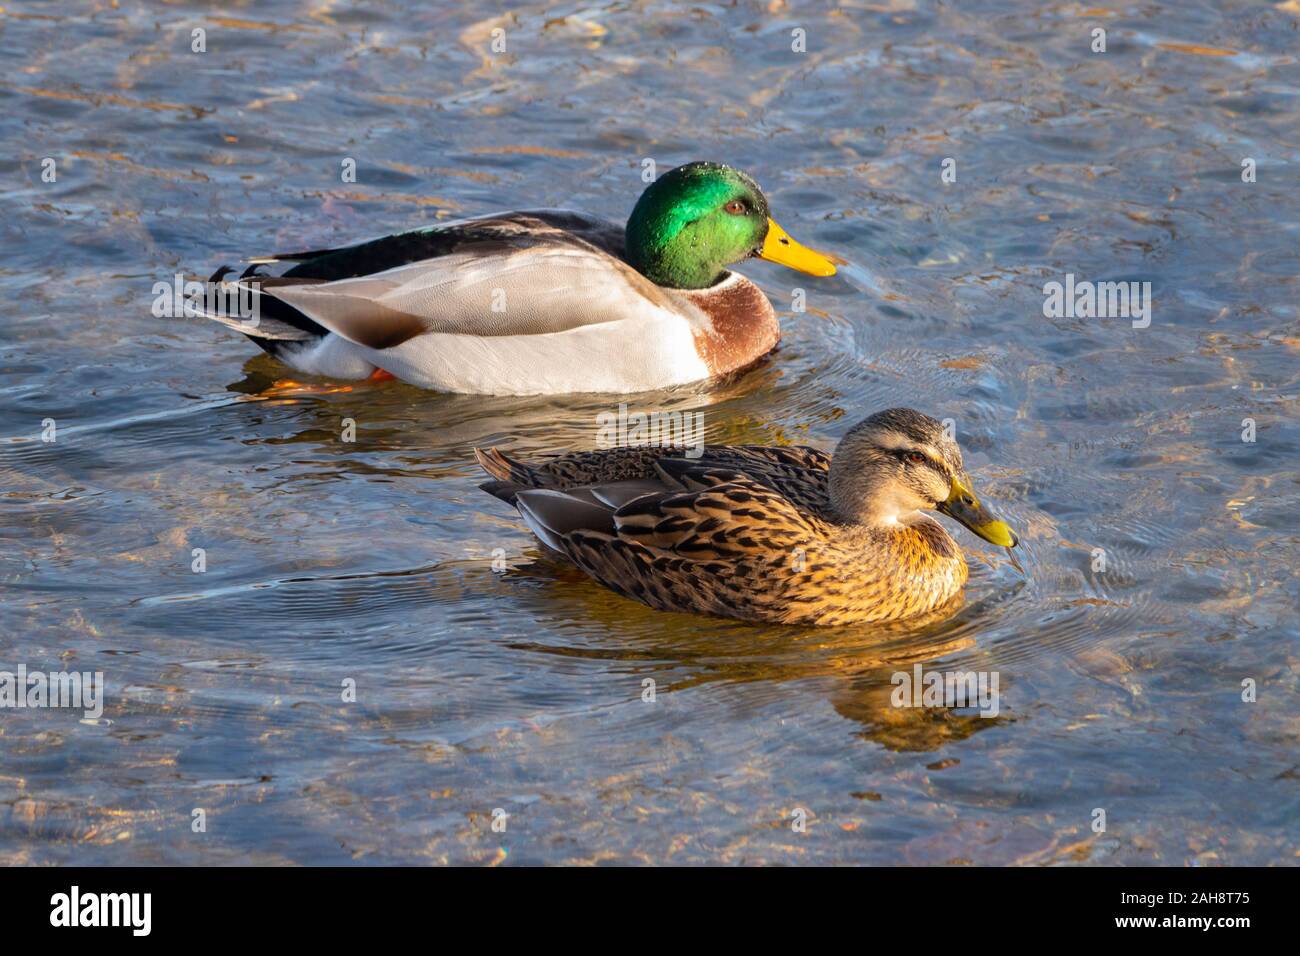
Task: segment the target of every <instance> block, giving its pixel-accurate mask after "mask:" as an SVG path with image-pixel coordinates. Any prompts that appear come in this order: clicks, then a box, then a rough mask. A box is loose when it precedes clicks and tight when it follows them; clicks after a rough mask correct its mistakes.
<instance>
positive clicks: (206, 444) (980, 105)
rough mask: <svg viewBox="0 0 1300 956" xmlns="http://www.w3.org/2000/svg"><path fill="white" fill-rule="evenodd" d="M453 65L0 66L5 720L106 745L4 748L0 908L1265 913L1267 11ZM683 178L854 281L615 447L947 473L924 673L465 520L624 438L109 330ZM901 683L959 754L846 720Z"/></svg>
mask: <svg viewBox="0 0 1300 956" xmlns="http://www.w3.org/2000/svg"><path fill="white" fill-rule="evenodd" d="M958 6H960V8H961V9H957V7H958ZM485 9H486V8H485V7H484V6H483V5H480V4H463V5H462V4H455V5H445V4H427V3H415V2H410V3H407V2H395V3H386V4H362V5H358V6H352V5H348V4H341V3H336V2H318V3H311V2H306V3H303V2H298V3H294V2H279V0H276V2H266V3H257V4H251V3H250V4H244V5H240V4H236V5H234V6H230V5H225V4H223V5H218V6H211V7H210V6H205V5H198V4H187V3H169V4H166V5H162V4H142V3H134V2H121V3H113V4H110V3H92V4H78V3H64V2H60V3H48V4H41V3H26V2H17V3H12V4H11V3H6V5H5V8H4V11H3V12H2V13H0V64H3V72H2V73H0V77H2V78H0V129H3V135H4V142H5V143H6V144H7V146H8V147H9V148H8V149H7V150H5V154H6V156H5V158H4V159H3V160H2V161H0V170H2V171H3V180H2V183H3V189H4V193H3V197H2V198H0V237H2V239H3V249H4V257H3V263H2V265H0V301H3V303H4V307H3V313H2V315H3V321H0V537H2V538H3V544H2V546H0V669H6V668H7V669H13V668H16V667H17V665H18V664H20V663H21V664H26V665H27V666H28V668H30V669H33V670H34V669H47V670H48V669H78V670H99V671H103V672H104V674H105V678H106V680H107V682H108V690H109V698H108V703H107V706H106V709H105V712H104V715H103V718H101V719H100V720H98V721H86V720H83V719H81V714H80V713H79V712H69V711H49V710H46V711H28V710H22V711H18V710H9V711H0V860H3V861H4V862H8V863H69V862H89V863H100V864H108V863H135V864H149V863H184V864H220V863H229V862H246V861H251V862H256V863H340V862H350V861H356V862H359V863H398V862H400V863H440V862H454V863H484V864H491V863H500V862H509V863H568V862H583V863H587V862H613V863H744V864H756V863H885V864H892V863H953V862H960V863H974V864H1005V863H1025V864H1051V863H1092V864H1095V863H1107V864H1173V865H1183V864H1193V865H1216V864H1274V863H1283V864H1287V863H1289V864H1294V863H1295V861H1296V856H1297V853H1298V852H1300V841H1298V840H1297V825H1296V820H1297V812H1298V811H1300V749H1298V748H1297V736H1298V733H1300V711H1298V709H1297V706H1296V700H1297V698H1296V691H1297V677H1298V670H1297V667H1298V665H1297V626H1296V605H1297V595H1298V592H1300V585H1298V582H1297V578H1296V573H1295V565H1296V544H1297V521H1296V517H1295V516H1296V511H1297V507H1298V506H1300V489H1298V488H1297V485H1296V475H1297V460H1298V457H1300V455H1298V452H1300V431H1298V429H1297V426H1296V412H1297V368H1298V367H1300V366H1298V365H1297V351H1298V347H1300V332H1298V331H1297V323H1296V319H1297V315H1296V304H1297V295H1296V292H1297V283H1296V276H1297V273H1298V272H1300V254H1298V251H1297V250H1298V249H1300V243H1298V242H1297V238H1298V229H1300V215H1298V214H1297V210H1298V206H1297V200H1296V196H1297V192H1296V187H1297V176H1296V164H1297V161H1298V160H1300V144H1298V142H1297V141H1298V139H1300V123H1298V122H1297V120H1298V118H1300V111H1298V109H1297V92H1298V89H1297V86H1298V82H1297V81H1298V79H1300V65H1298V64H1297V62H1296V50H1297V48H1298V45H1297V40H1298V39H1300V30H1298V25H1300V9H1298V8H1297V6H1296V4H1295V3H1294V0H1292V2H1287V3H1275V4H1268V3H1241V2H1208V0H1205V2H1189V3H1177V4H1174V3H1167V4H1159V3H1137V4H1125V5H1119V6H1115V7H1111V8H1104V9H1103V8H1093V9H1088V8H1085V7H1082V6H1079V5H1075V4H1059V3H1049V4H1038V3H1028V2H1026V3H1013V2H1008V0H997V2H989V3H962V4H960V5H957V4H937V3H926V2H920V0H918V2H910V0H885V2H880V3H867V2H858V3H851V2H842V3H838V4H829V3H828V4H822V3H781V2H776V3H771V4H768V3H754V2H746V0H743V2H739V3H735V4H707V3H706V4H689V5H687V4H675V3H667V2H650V3H637V4H629V3H623V2H616V3H595V4H592V3H585V4H561V5H559V6H551V5H544V4H538V3H531V2H524V3H522V4H519V5H515V6H514V7H512V10H511V12H509V13H506V14H503V15H501V16H500V17H493V18H489V19H484V18H483V17H484V16H485V13H484V11H485ZM199 27H201V28H203V29H204V30H206V52H205V53H195V52H192V50H191V45H192V42H193V40H192V38H193V33H192V31H193V30H194V29H195V28H199ZM1096 27H1102V28H1104V29H1105V30H1106V31H1107V49H1106V52H1105V53H1093V52H1092V51H1091V49H1090V46H1091V44H1092V38H1091V31H1092V30H1093V29H1094V28H1096ZM498 28H499V29H501V30H504V31H505V32H504V34H502V35H503V36H504V37H505V40H506V51H505V52H504V53H499V54H494V53H493V52H492V50H491V43H492V37H493V30H495V29H498ZM796 28H798V29H802V30H803V31H804V36H805V37H806V52H803V53H797V52H794V51H793V50H792V49H791V47H792V43H793V42H794V36H793V35H792V31H794V30H795V29H796ZM47 157H49V158H52V159H54V160H55V167H56V169H57V180H56V181H55V182H46V181H43V179H42V175H41V173H42V160H43V159H44V158H47ZM349 157H350V158H352V159H354V160H355V161H356V165H357V177H356V182H355V183H345V182H342V180H341V176H340V170H341V164H342V162H343V160H344V159H346V158H349ZM705 158H707V159H717V160H723V161H728V162H731V163H734V164H736V165H738V166H740V167H741V168H744V169H746V170H748V171H749V172H751V173H752V174H753V175H754V176H755V177H756V178H757V179H758V180H759V182H760V183H761V184H762V185H763V186H764V188H765V190H766V191H767V193H768V195H769V197H770V199H771V202H772V208H773V213H774V216H775V217H776V218H777V219H778V221H780V222H781V223H782V224H783V225H784V226H785V227H786V228H787V229H788V230H789V231H790V232H791V234H792V235H794V236H795V237H796V238H798V239H799V240H801V241H803V242H804V243H806V244H808V245H811V246H814V247H817V248H822V249H826V250H828V251H831V252H834V253H835V254H837V255H839V256H841V257H843V258H844V259H845V260H847V262H848V265H846V266H845V267H844V268H842V269H841V271H840V274H839V276H838V277H836V278H835V279H832V280H813V279H810V278H807V277H802V276H798V275H797V274H795V273H792V272H789V271H786V270H782V269H780V268H778V267H776V266H772V265H768V264H764V263H758V262H753V263H748V264H746V265H744V266H743V267H742V271H744V272H745V273H746V274H747V275H749V276H750V277H752V278H753V279H755V280H756V281H758V282H760V283H761V284H762V285H763V287H764V288H765V289H766V290H767V291H768V292H769V293H770V295H771V296H772V299H773V301H774V303H776V305H777V307H778V309H779V310H780V311H781V312H782V314H783V320H782V321H783V325H784V328H785V333H786V337H785V340H784V343H783V347H782V349H781V351H780V352H779V353H778V354H777V355H776V356H774V358H773V359H772V360H771V361H770V362H768V363H767V364H765V365H764V366H762V367H761V368H759V369H757V370H755V371H754V372H752V373H751V374H749V375H747V376H745V377H743V378H741V379H739V380H738V381H735V382H731V383H727V384H722V385H716V386H712V387H696V388H685V389H679V390H674V391H671V392H666V393H656V394H651V395H639V396H634V397H632V398H630V399H628V400H629V401H630V402H631V404H632V405H633V407H634V408H639V409H644V410H653V409H676V410H701V411H703V412H704V414H705V425H706V433H707V436H708V439H709V440H710V441H731V442H741V441H743V442H768V443H782V442H792V443H811V444H814V445H817V446H819V447H823V448H831V447H833V445H834V443H835V441H836V439H837V438H838V437H839V436H840V435H841V434H843V432H844V431H845V429H846V428H847V427H848V426H849V425H850V424H851V423H852V422H853V421H855V420H857V419H858V418H860V417H862V416H864V415H866V414H868V413H870V412H872V411H875V410H878V409H880V408H883V407H887V406H891V405H910V406H914V407H916V408H919V409H922V410H924V411H926V412H928V413H930V414H932V415H934V416H936V417H939V418H952V419H953V420H954V422H955V423H956V427H957V434H958V437H959V439H960V440H961V442H962V444H963V446H964V448H965V450H966V455H967V462H968V464H969V465H970V470H971V472H972V474H973V475H974V476H975V477H976V479H977V481H978V482H979V484H980V487H981V490H982V493H983V496H984V498H985V499H986V501H987V502H988V503H989V504H991V505H993V506H995V507H996V508H997V509H998V510H999V511H1000V512H1001V513H1003V515H1004V516H1005V517H1006V518H1007V519H1008V520H1009V521H1011V522H1012V523H1013V524H1014V525H1015V526H1016V527H1017V529H1018V530H1020V532H1021V537H1022V540H1023V542H1024V547H1023V548H1022V549H1021V550H1022V554H1021V561H1022V563H1023V564H1024V567H1025V571H1026V574H1025V575H1023V576H1022V575H1021V574H1019V573H1018V572H1016V571H1015V570H1014V569H1013V568H1011V567H1010V566H1009V565H1008V564H1007V562H1006V559H1005V557H1004V555H1003V554H1002V553H1001V552H1000V551H997V550H996V549H991V548H990V547H989V546H987V545H984V544H983V543H982V542H979V541H977V540H976V539H974V538H973V537H972V536H971V535H969V534H967V533H966V532H964V531H960V530H958V531H957V534H958V536H959V539H960V541H961V543H962V545H963V547H965V548H966V549H967V550H968V552H969V554H970V557H971V562H972V565H973V576H972V582H971V586H970V588H969V592H968V595H967V601H966V604H965V606H964V607H963V608H962V609H961V610H960V612H959V613H957V614H956V616H954V617H953V618H951V619H949V620H947V621H941V622H930V623H927V624H923V625H906V626H895V627H888V628H845V629H838V630H822V631H817V630H803V629H790V628H776V627H754V626H748V625H742V624H738V623H734V622H728V621H716V620H708V619H702V618H692V617H688V616H681V615H671V614H662V613H658V612H654V611H650V610H648V609H645V608H643V607H641V606H640V605H637V604H634V603H631V602H629V601H626V600H623V599H621V598H618V597H616V596H613V595H611V594H609V593H607V592H605V591H602V590H601V589H599V588H598V587H596V586H594V585H592V584H589V583H587V582H585V581H584V580H583V579H582V578H581V576H580V575H577V574H575V573H574V572H572V571H567V570H565V569H564V568H561V567H557V566H556V565H554V564H552V563H550V562H549V561H547V560H545V559H544V558H543V557H542V556H541V555H540V554H539V552H538V549H537V546H536V543H535V542H534V541H533V539H532V538H531V537H530V536H529V535H528V534H527V533H526V532H525V531H524V530H523V528H522V526H521V525H520V523H519V522H518V520H517V519H516V518H515V516H514V514H513V513H512V512H511V511H510V510H509V509H508V508H506V507H505V506H503V505H502V504H500V503H499V502H497V501H495V500H494V499H491V498H489V497H487V496H485V495H483V494H482V493H481V492H479V491H478V490H477V489H476V487H475V485H476V483H477V482H478V481H480V480H482V476H481V475H480V474H479V473H478V471H477V469H476V467H475V466H474V465H473V463H472V454H471V449H472V448H473V447H474V446H476V445H491V444H495V445H499V446H501V447H503V448H505V449H507V450H508V451H509V452H510V453H512V454H515V455H518V456H524V457H527V456H531V455H538V454H543V453H547V452H558V451H566V450H578V449H585V448H589V447H591V446H592V445H593V444H594V443H595V440H596V430H597V416H598V415H600V414H601V413H602V412H607V411H610V410H612V409H614V408H616V406H617V402H618V399H617V398H612V397H609V396H583V397H549V398H541V399H513V398H512V399H506V398H481V397H478V398H472V397H455V396H440V395H436V394H431V393H427V392H423V391H420V390H418V389H415V388H411V387H407V386H404V385H401V384H397V383H389V384H385V385H381V386H366V387H358V388H354V389H352V390H347V391H337V392H332V393H326V394H319V395H314V396H298V397H293V396H289V397H281V398H276V399H268V398H266V397H265V394H264V390H265V389H266V388H267V386H269V385H271V384H272V383H273V382H274V381H276V380H277V379H278V378H282V377H284V375H285V370H284V369H283V368H282V367H280V366H278V365H277V364H276V363H275V362H274V361H272V360H270V359H269V358H267V357H265V356H263V355H261V354H260V353H258V351H257V350H256V349H255V347H253V346H252V345H251V344H250V343H248V342H247V341H245V340H243V339H242V338H240V337H238V336H235V335H232V334H230V333H229V332H228V331H227V330H225V329H223V328H219V327H217V326H216V325H214V324H211V323H206V322H203V321H201V320H187V319H175V320H170V319H157V318H155V317H153V315H152V314H151V312H150V305H151V303H152V291H151V290H152V287H153V283H154V282H155V281H157V280H159V279H170V277H171V276H172V275H174V274H175V273H177V272H183V273H187V274H188V273H195V274H200V275H206V274H207V273H209V272H210V271H212V270H213V269H214V268H216V267H217V266H218V265H221V264H223V263H227V262H234V261H236V260H238V259H239V258H240V256H241V255H250V254H259V253H265V252H268V251H273V250H277V249H286V248H314V247H319V246H322V245H328V244H340V243H345V242H349V241H353V240H356V239H361V238H366V237H369V236H373V235H380V234H383V233H386V232H390V231H395V230H399V229H403V228H409V227H412V226H416V225H421V224H426V223H433V222H436V221H438V220H440V219H449V218H454V217H457V216H460V215H468V214H475V213H480V212H488V211H493V210H499V209H505V208H512V207H535V206H573V207H578V208H583V209H586V210H589V211H591V212H594V213H597V214H600V215H605V216H608V217H610V218H611V219H617V220H622V219H623V218H625V216H626V214H627V212H628V211H629V210H630V208H631V206H632V203H633V202H634V201H635V198H636V196H637V194H638V193H639V191H640V189H641V188H642V185H643V184H642V182H641V171H642V168H643V160H645V159H653V160H655V162H656V163H657V164H658V165H659V166H660V168H667V167H670V166H673V165H676V164H678V163H681V162H686V161H689V160H694V159H705ZM945 158H952V159H954V160H955V164H956V166H955V168H956V172H957V176H956V181H955V182H952V183H944V182H943V181H942V180H941V166H942V163H943V160H944V159H945ZM1244 158H1251V159H1253V160H1254V161H1255V167H1256V181H1255V182H1253V183H1245V182H1243V181H1242V177H1241V173H1242V160H1243V159H1244ZM1070 273H1072V274H1075V275H1076V276H1077V277H1078V278H1080V279H1085V278H1086V279H1088V280H1092V281H1103V280H1134V281H1147V282H1150V283H1151V284H1152V294H1153V296H1154V300H1155V301H1154V308H1153V312H1152V321H1151V323H1150V326H1149V327H1148V328H1144V329H1135V328H1133V327H1132V323H1131V322H1130V321H1128V320H1127V319H1069V318H1060V319H1053V318H1047V317H1045V316H1044V314H1043V308H1042V306H1043V292H1042V289H1043V285H1044V284H1045V283H1046V282H1050V281H1064V279H1065V276H1066V275H1067V274H1070ZM796 288H802V289H804V290H806V295H807V309H806V311H803V312H796V311H793V310H792V308H791V305H792V301H793V300H792V296H793V290H795V289H796ZM316 384H321V383H316ZM47 419H53V421H54V423H55V426H56V429H57V431H56V434H57V440H56V441H55V442H53V443H48V442H44V441H42V440H41V435H42V428H43V422H45V421H46V420H47ZM345 419H352V420H353V421H354V422H355V423H356V441H355V442H351V443H348V442H344V441H342V440H341V435H342V429H343V427H344V420H345ZM1246 419H1251V420H1253V422H1254V423H1255V428H1256V433H1255V437H1256V440H1255V441H1254V442H1244V441H1243V440H1242V434H1243V428H1244V427H1245V426H1244V425H1243V421H1244V420H1246ZM196 548H201V549H203V550H204V553H205V555H206V571H204V572H203V573H195V572H194V571H193V570H192V562H193V560H194V558H193V553H194V549H196ZM1098 549H1100V550H1101V551H1102V552H1104V554H1105V556H1106V561H1107V563H1106V567H1105V570H1104V571H1096V570H1094V565H1095V562H1096V558H1095V553H1096V552H1097V551H1098ZM494 554H495V555H496V556H497V557H498V558H499V559H503V560H504V562H505V564H506V566H507V569H506V570H505V571H504V573H497V572H495V571H494V570H493V557H494ZM917 663H920V664H924V665H925V667H927V668H938V669H944V670H953V669H975V670H981V671H995V672H997V673H998V674H999V675H1000V682H1001V692H1002V701H1001V709H1000V713H999V715H998V716H997V717H996V718H994V719H984V718H981V717H979V716H977V715H975V714H973V713H972V712H970V711H969V710H966V711H959V712H953V711H946V710H917V709H905V710H900V709H897V708H894V707H892V706H890V700H889V697H890V691H891V689H892V688H891V685H890V676H891V675H892V674H893V673H895V672H897V671H899V670H910V668H911V667H912V666H913V665H914V664H917ZM647 679H653V681H654V682H655V687H656V689H657V693H656V696H655V700H654V702H653V703H647V702H645V701H644V700H643V699H642V693H643V688H644V686H645V685H644V682H645V681H646V680H647ZM1245 680H1250V681H1253V682H1254V685H1255V687H1256V693H1257V700H1256V702H1254V703H1245V702H1243V701H1242V682H1243V681H1245ZM348 681H352V682H355V686H356V688H357V697H358V699H357V701H356V702H355V703H345V702H344V701H343V700H342V687H343V686H344V684H345V682H348ZM196 808H201V809H203V810H205V812H206V821H207V829H206V832H202V833H195V832H194V831H193V829H192V826H191V821H192V814H193V811H194V810H195V809H196ZM498 808H499V809H501V810H503V811H505V812H506V813H507V814H509V817H508V826H507V830H506V832H504V833H500V832H494V831H493V829H492V827H491V819H492V813H493V811H494V810H495V809H498ZM1098 808H1101V809H1104V810H1105V814H1106V828H1105V830H1104V832H1101V833H1098V832H1094V829H1093V821H1094V819H1095V813H1094V811H1095V810H1096V809H1098ZM796 809H802V810H804V811H805V812H806V814H807V823H808V825H807V827H806V832H803V833H799V832H795V831H794V830H793V829H792V827H791V819H792V815H793V814H794V811H795V810H796Z"/></svg>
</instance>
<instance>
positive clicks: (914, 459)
mask: <svg viewBox="0 0 1300 956" xmlns="http://www.w3.org/2000/svg"><path fill="white" fill-rule="evenodd" d="M903 459H904V460H905V461H907V462H908V463H909V464H913V465H920V464H924V462H925V456H924V455H922V454H921V453H920V452H919V451H909V452H908V453H907V454H906V455H904V456H903Z"/></svg>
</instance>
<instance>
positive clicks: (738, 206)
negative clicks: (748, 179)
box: [722, 199, 749, 216]
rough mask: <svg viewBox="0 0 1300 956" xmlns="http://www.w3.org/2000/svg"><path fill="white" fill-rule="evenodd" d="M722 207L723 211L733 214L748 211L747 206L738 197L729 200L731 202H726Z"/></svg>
mask: <svg viewBox="0 0 1300 956" xmlns="http://www.w3.org/2000/svg"><path fill="white" fill-rule="evenodd" d="M722 208H723V209H724V210H725V211H727V212H729V213H731V214H732V215H733V216H743V215H744V214H745V213H746V212H748V211H749V210H748V208H747V207H746V206H745V204H744V203H743V202H741V201H740V200H739V199H733V200H731V202H729V203H727V204H726V205H725V206H723V207H722Z"/></svg>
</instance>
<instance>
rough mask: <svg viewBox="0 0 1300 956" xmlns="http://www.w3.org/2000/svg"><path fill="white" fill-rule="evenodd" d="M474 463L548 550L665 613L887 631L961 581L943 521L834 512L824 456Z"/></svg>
mask: <svg viewBox="0 0 1300 956" xmlns="http://www.w3.org/2000/svg"><path fill="white" fill-rule="evenodd" d="M476 454H477V455H478V459H479V462H480V463H481V464H482V466H483V467H484V469H485V470H486V471H488V473H489V474H491V475H492V476H493V477H494V478H495V479H496V480H495V481H492V482H488V483H487V484H485V485H483V488H484V489H485V490H487V491H489V492H490V493H492V494H494V495H496V496H497V497H499V498H501V499H502V500H504V501H508V502H510V503H512V504H516V505H517V506H518V507H519V508H520V511H521V514H523V516H524V517H525V520H527V521H528V523H529V525H530V527H532V528H533V530H534V531H536V532H537V533H538V535H539V537H541V538H542V540H543V542H544V543H545V544H547V545H548V546H549V547H551V548H552V549H554V550H556V551H558V552H560V553H561V554H563V555H565V556H566V557H567V558H569V559H570V560H571V561H573V563H574V564H576V565H577V566H578V567H579V568H581V569H582V570H583V571H585V572H586V573H587V574H589V575H590V576H591V577H592V578H594V579H595V580H597V581H599V582H600V583H601V584H603V585H605V586H606V587H608V588H610V589H612V590H614V591H617V592H618V593H619V594H622V595H624V596H626V597H630V598H634V599H636V600H638V601H641V602H643V603H645V604H648V605H649V606H651V607H654V608H659V609H661V610H667V611H689V612H698V613H706V614H716V615H721V616H724V617H732V618H740V619H742V620H750V621H770V622H780V623H790V624H816V625H834V624H849V623H856V622H870V621H885V620H894V619H900V618H907V617H912V616H914V615H919V614H924V613H927V612H930V611H933V610H935V609H936V608H939V607H941V606H943V605H945V604H947V603H948V602H950V601H953V599H954V598H955V597H956V596H957V595H958V594H959V593H960V591H961V588H962V586H963V585H964V584H965V581H966V577H967V568H966V562H965V559H964V558H963V556H962V554H961V551H960V549H958V547H957V545H956V543H955V542H954V541H953V540H952V538H951V537H949V535H948V534H947V532H946V531H945V530H944V529H943V528H942V527H941V526H940V525H939V524H938V523H937V522H935V521H932V520H930V519H929V518H927V517H924V516H921V515H917V516H916V517H917V519H919V520H916V521H914V522H911V523H908V524H896V525H894V526H892V527H867V526H863V525H861V524H858V523H855V522H853V521H850V520H845V519H844V518H843V517H842V516H840V515H837V514H836V513H835V512H834V511H833V509H832V506H831V503H830V501H831V498H830V493H829V469H830V462H831V457H830V456H829V455H827V454H826V453H824V452H821V451H818V450H817V449H815V448H807V447H796V448H769V447H761V446H709V447H707V448H706V449H705V450H704V453H703V455H702V456H701V457H699V458H698V459H694V460H692V459H689V458H687V457H685V450H684V449H681V448H650V447H640V448H615V449H610V450H608V451H595V452H583V453H580V454H574V455H566V456H563V457H558V458H553V459H549V460H546V461H543V462H538V463H532V464H529V463H525V462H521V461H516V460H514V459H511V458H509V457H507V456H506V455H504V454H502V453H501V452H500V451H497V450H496V449H490V450H487V451H476ZM530 489H541V491H536V490H534V491H531V492H530ZM521 493H522V496H521ZM601 509H603V510H601ZM593 525H601V526H602V527H599V528H594V527H592V526H593Z"/></svg>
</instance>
